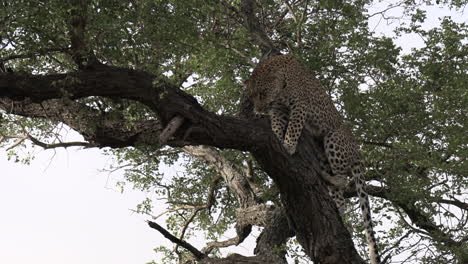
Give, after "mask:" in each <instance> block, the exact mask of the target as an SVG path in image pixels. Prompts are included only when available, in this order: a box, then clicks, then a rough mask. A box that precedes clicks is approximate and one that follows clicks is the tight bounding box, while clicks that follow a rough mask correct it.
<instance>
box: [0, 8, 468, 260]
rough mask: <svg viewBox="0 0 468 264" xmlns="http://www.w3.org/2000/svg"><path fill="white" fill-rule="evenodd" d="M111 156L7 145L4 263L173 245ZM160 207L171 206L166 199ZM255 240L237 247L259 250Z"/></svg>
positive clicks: (2, 200) (1, 215) (130, 256)
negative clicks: (21, 151) (12, 157)
mask: <svg viewBox="0 0 468 264" xmlns="http://www.w3.org/2000/svg"><path fill="white" fill-rule="evenodd" d="M377 10H378V9H377ZM429 11H430V12H429V13H428V22H427V25H426V26H427V27H433V26H435V25H437V24H438V21H439V20H438V19H437V17H440V16H444V15H454V16H456V17H457V18H458V19H457V21H466V19H463V17H462V14H456V13H454V12H450V11H442V10H440V9H437V8H429ZM371 23H372V24H373V25H375V26H376V30H377V31H379V32H382V33H385V34H388V30H389V29H391V28H392V27H394V26H395V25H396V24H392V25H387V24H385V21H382V22H380V23H378V17H375V18H374V19H373V20H372V21H371ZM371 28H373V26H371ZM397 43H398V44H399V45H401V46H403V51H404V52H408V51H409V50H410V48H411V47H416V46H419V45H421V43H422V42H421V40H420V39H419V38H418V37H417V36H409V37H406V38H402V39H399V40H398V41H397ZM109 162H111V161H110V159H109V157H107V156H104V155H102V154H101V152H100V150H97V149H87V150H80V149H77V148H69V149H56V150H48V151H40V152H39V153H38V154H37V155H36V158H35V160H33V161H32V163H31V165H23V164H16V163H13V162H11V161H7V159H6V152H5V150H4V149H0V263H1V264H3V263H6V264H27V263H28V264H29V263H47V264H62V263H68V264H84V263H86V264H98V263H99V264H105V263H112V264H130V263H132V264H133V263H146V262H148V261H151V260H155V259H156V258H157V256H156V255H155V253H154V251H153V248H154V247H157V246H160V245H171V244H170V243H169V242H168V241H167V240H166V239H165V238H164V237H162V236H161V235H160V234H159V233H158V232H157V231H155V230H152V229H151V228H149V227H148V226H147V224H146V223H145V220H146V218H145V217H144V216H141V215H138V214H136V213H133V212H132V211H131V209H134V208H135V206H136V205H137V204H138V203H139V202H140V201H141V200H143V199H144V198H145V196H146V195H147V194H145V193H141V192H138V191H133V190H131V189H128V188H127V190H126V191H125V192H124V193H123V194H122V193H120V191H119V190H117V188H116V187H115V185H114V183H115V179H116V178H119V176H120V174H119V173H118V172H117V173H115V174H111V175H109V174H108V173H104V172H100V170H102V169H103V168H105V167H106V165H108V164H109ZM166 173H173V172H171V171H166ZM160 206H161V207H160V208H159V210H163V206H164V205H160ZM159 222H160V223H162V221H159ZM226 238H227V237H226ZM254 239H255V238H250V241H248V242H246V243H244V244H242V245H241V247H240V249H239V250H236V252H239V253H243V254H247V253H251V252H252V248H251V247H252V246H251V245H253V242H252V241H254ZM194 244H195V245H196V246H199V248H201V246H202V244H201V243H200V242H196V241H195V242H194ZM228 251H232V250H231V249H229V250H228Z"/></svg>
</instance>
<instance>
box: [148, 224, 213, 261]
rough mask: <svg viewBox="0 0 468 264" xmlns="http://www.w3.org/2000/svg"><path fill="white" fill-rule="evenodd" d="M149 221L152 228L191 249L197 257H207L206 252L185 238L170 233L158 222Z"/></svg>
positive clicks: (200, 258) (199, 258)
mask: <svg viewBox="0 0 468 264" xmlns="http://www.w3.org/2000/svg"><path fill="white" fill-rule="evenodd" d="M147 223H148V225H149V226H150V227H151V228H153V229H156V230H157V231H158V232H159V233H161V234H162V235H163V236H164V237H165V238H167V239H169V240H170V241H171V242H172V243H175V244H177V245H179V246H181V247H183V248H185V249H186V250H188V251H190V252H191V253H192V254H193V255H194V256H195V257H196V259H197V260H202V259H204V258H206V257H207V256H206V255H205V254H203V253H202V252H200V251H199V250H198V249H196V248H195V247H194V246H192V245H190V244H189V243H187V242H185V241H183V240H180V239H178V238H177V237H175V236H174V235H172V234H171V233H169V231H167V230H166V229H164V228H163V227H162V226H160V225H158V224H157V223H155V222H152V221H147Z"/></svg>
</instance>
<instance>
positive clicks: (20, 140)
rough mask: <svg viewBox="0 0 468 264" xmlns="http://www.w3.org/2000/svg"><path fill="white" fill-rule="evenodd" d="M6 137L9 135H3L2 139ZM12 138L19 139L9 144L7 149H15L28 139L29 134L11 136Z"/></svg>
mask: <svg viewBox="0 0 468 264" xmlns="http://www.w3.org/2000/svg"><path fill="white" fill-rule="evenodd" d="M4 138H8V136H2V140H3V139H4ZM10 138H17V139H18V140H16V142H15V143H13V145H11V146H9V147H8V148H7V149H6V150H7V151H8V150H10V149H14V148H15V147H17V146H18V145H19V144H21V143H23V142H24V141H25V140H26V139H27V136H14V137H10Z"/></svg>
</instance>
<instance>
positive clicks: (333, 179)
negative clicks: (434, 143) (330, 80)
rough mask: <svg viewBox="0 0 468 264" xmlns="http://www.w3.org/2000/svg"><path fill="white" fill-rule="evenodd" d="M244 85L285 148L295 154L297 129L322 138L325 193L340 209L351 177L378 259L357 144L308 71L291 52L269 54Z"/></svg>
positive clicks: (373, 260) (373, 253)
mask: <svg viewBox="0 0 468 264" xmlns="http://www.w3.org/2000/svg"><path fill="white" fill-rule="evenodd" d="M244 86H245V89H246V94H247V96H248V98H250V100H251V101H252V103H253V107H254V111H255V112H256V113H257V114H261V115H266V116H268V117H269V119H270V124H271V130H272V131H273V133H274V135H275V136H276V137H277V138H278V140H279V142H280V143H281V144H282V146H283V147H284V149H285V151H286V152H287V153H289V154H290V155H294V154H295V153H296V150H297V147H298V143H299V139H300V136H301V134H302V131H303V129H308V130H310V131H311V133H312V135H313V136H314V137H317V138H320V139H322V141H323V148H324V150H325V156H326V160H320V162H319V163H320V175H321V176H322V178H323V179H324V180H325V182H326V183H327V184H328V188H329V194H330V196H331V197H332V199H333V200H334V201H335V203H336V207H337V208H338V210H339V211H340V213H342V212H343V208H344V206H345V202H344V198H343V192H344V190H345V189H346V188H347V186H348V184H350V183H351V182H354V185H355V188H356V192H357V194H358V199H359V206H360V208H361V212H362V217H363V223H364V227H365V233H366V240H367V243H368V247H369V255H370V260H371V263H372V264H379V263H381V262H380V255H379V251H378V246H377V240H376V237H375V232H374V226H373V222H372V218H371V211H370V202H369V196H368V194H367V193H366V192H365V190H364V186H365V182H364V180H363V173H364V170H363V168H364V166H363V163H362V162H361V158H360V154H359V146H358V143H357V141H356V139H355V138H354V136H353V134H352V130H351V128H350V127H349V126H348V125H347V124H346V123H345V121H344V118H343V117H342V115H341V113H340V112H339V111H338V110H337V108H336V107H335V105H334V103H333V100H332V98H331V96H330V95H329V94H328V93H327V91H326V90H325V88H323V87H322V86H321V85H320V83H319V81H318V79H317V78H316V77H315V75H314V73H313V72H312V71H310V70H309V69H308V68H306V67H305V66H304V65H303V64H302V63H301V62H300V61H299V60H298V59H296V58H295V57H294V56H292V55H285V54H281V55H273V56H270V57H268V58H266V59H263V60H262V61H260V63H259V64H258V65H257V66H256V67H255V69H254V70H253V72H252V74H251V76H250V78H249V79H247V80H246V81H245V82H244Z"/></svg>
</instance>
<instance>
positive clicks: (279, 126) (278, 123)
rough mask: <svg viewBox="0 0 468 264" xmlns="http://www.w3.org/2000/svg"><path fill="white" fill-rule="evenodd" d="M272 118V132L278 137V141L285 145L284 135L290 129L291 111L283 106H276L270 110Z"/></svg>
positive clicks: (269, 113)
mask: <svg viewBox="0 0 468 264" xmlns="http://www.w3.org/2000/svg"><path fill="white" fill-rule="evenodd" d="M268 115H269V117H270V123H271V130H272V131H273V133H274V134H275V135H276V137H277V138H278V140H279V141H280V142H281V143H283V140H284V134H285V133H286V129H287V127H288V117H289V110H288V109H287V107H286V106H284V105H281V104H274V105H272V106H271V108H270V109H269V110H268Z"/></svg>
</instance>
